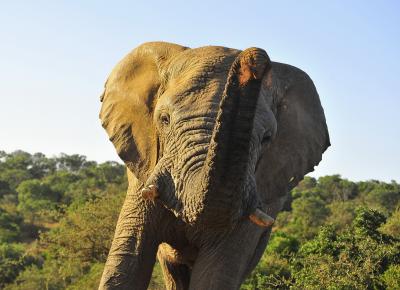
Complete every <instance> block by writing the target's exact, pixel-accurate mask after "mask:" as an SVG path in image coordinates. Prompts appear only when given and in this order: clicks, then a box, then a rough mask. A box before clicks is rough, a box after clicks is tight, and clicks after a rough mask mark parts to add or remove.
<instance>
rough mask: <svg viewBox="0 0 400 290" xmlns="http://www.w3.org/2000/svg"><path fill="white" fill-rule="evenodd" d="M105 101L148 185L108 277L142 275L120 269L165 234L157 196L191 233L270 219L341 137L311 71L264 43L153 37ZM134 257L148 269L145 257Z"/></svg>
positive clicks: (115, 79) (124, 66)
mask: <svg viewBox="0 0 400 290" xmlns="http://www.w3.org/2000/svg"><path fill="white" fill-rule="evenodd" d="M101 101H102V108H101V112H100V119H101V121H102V125H103V127H104V128H105V129H106V131H107V133H108V135H109V137H110V140H111V141H112V143H113V144H114V146H115V148H116V150H117V153H118V155H119V156H120V158H121V159H122V160H123V161H124V162H125V164H126V166H127V168H128V173H129V174H130V175H132V176H134V177H135V184H136V183H137V184H139V185H138V186H136V187H135V188H137V189H138V190H140V195H138V196H136V197H134V199H132V200H129V199H127V200H126V202H125V205H124V209H123V210H122V211H121V216H120V220H119V222H118V225H117V231H116V236H115V239H114V242H113V247H112V250H111V251H110V256H109V260H108V261H107V263H108V264H107V265H108V266H106V270H105V272H104V274H103V278H102V281H103V282H102V283H103V285H108V284H107V283H112V282H109V281H111V280H112V277H123V276H124V275H125V276H127V275H131V274H124V275H122V274H121V272H120V271H125V268H128V266H127V267H125V266H124V267H122V266H120V265H122V262H121V261H122V260H124V259H125V257H126V256H127V255H128V254H127V253H128V249H132V248H133V249H134V251H136V253H139V252H140V251H142V250H140V249H143V247H145V246H143V244H145V242H144V240H147V241H149V240H150V242H147V243H148V245H151V247H153V249H155V247H156V246H157V245H156V244H157V243H158V242H160V240H162V238H160V239H157V241H155V240H156V239H151V238H148V237H149V236H151V234H144V233H143V232H144V231H145V230H144V229H143V227H144V226H143V224H145V220H146V218H145V216H146V214H147V215H151V214H152V213H147V212H150V208H149V207H148V205H147V204H148V200H150V201H152V202H153V203H155V204H157V205H160V204H161V205H163V207H161V208H160V207H154V208H155V209H156V210H159V211H161V210H165V208H166V209H167V210H166V211H167V212H168V214H170V213H173V215H174V216H175V217H174V219H176V220H179V221H180V222H181V224H183V225H185V226H187V227H189V228H190V229H191V232H192V233H194V234H193V235H192V236H196V235H197V234H198V233H201V232H204V231H207V232H208V233H222V235H224V233H225V234H226V233H229V232H230V231H231V230H232V229H234V228H235V227H236V226H237V225H238V224H240V223H241V221H243V220H244V219H246V218H247V217H249V218H250V220H251V221H252V222H253V223H256V224H257V225H261V226H268V225H270V224H271V221H272V218H271V217H269V215H272V216H273V217H275V216H276V214H277V212H278V211H279V210H280V209H281V207H282V203H283V201H284V199H285V198H286V196H287V192H288V191H289V190H290V189H291V188H293V187H294V186H295V185H297V183H298V182H299V181H300V180H301V179H302V178H303V177H304V175H305V174H307V173H308V172H310V171H312V170H313V168H314V166H315V165H317V164H318V163H319V161H320V160H321V158H322V153H323V152H324V151H325V150H326V149H327V148H328V147H329V145H330V143H329V135H328V130H327V126H326V122H325V116H324V112H323V109H322V106H321V103H320V100H319V96H318V93H317V91H316V89H315V87H314V84H313V82H312V81H311V79H310V78H309V77H308V76H307V74H305V73H304V72H302V71H301V70H299V69H297V68H295V67H292V66H289V65H285V64H280V63H276V62H271V61H270V59H269V57H268V55H267V53H266V52H265V51H264V50H262V49H259V48H249V49H246V50H244V51H239V50H235V49H229V48H224V47H216V46H208V47H201V48H196V49H190V48H187V47H183V46H179V45H176V44H171V43H165V42H151V43H145V44H143V45H141V46H139V47H138V48H136V49H135V50H133V51H132V52H131V53H129V54H128V55H127V56H126V57H125V58H124V59H123V60H122V61H121V62H120V63H119V64H118V65H117V66H116V67H115V68H114V70H113V71H112V73H111V75H110V77H109V78H108V80H107V82H106V85H105V91H104V94H103V95H102V97H101ZM128 193H129V191H128ZM140 200H141V201H140ZM144 200H147V201H146V203H141V202H143V201H144ZM139 203H141V204H140V206H139V205H138V204H139ZM154 208H153V210H154ZM124 211H125V213H123V212H124ZM264 211H266V212H267V213H265V212H264ZM131 212H134V213H131ZM171 215H172V214H171ZM137 217H139V218H137ZM243 218H244V219H243ZM150 219H152V217H150ZM129 220H134V223H136V224H135V226H131V227H130V226H129V224H131V223H132V221H129ZM165 223H167V222H165ZM135 235H136V237H134V238H131V236H135ZM209 236H210V235H209ZM211 236H212V235H211ZM161 242H162V241H161ZM114 244H115V245H114ZM138 244H140V245H139V246H138ZM121 245H122V246H121ZM123 245H126V246H123ZM121 248H123V250H121ZM150 252H151V253H153V254H152V255H153V256H152V257H153V258H154V257H155V254H154V250H152V251H150ZM112 255H114V256H118V255H119V257H117V258H110V257H111V256H112ZM129 255H131V254H129ZM129 255H128V256H129ZM249 255H250V254H249ZM251 255H253V254H251ZM253 256H254V257H256V256H257V255H255V254H254V255H253ZM121 257H122V258H121ZM130 258H131V260H130V262H127V264H129V265H131V266H129V267H131V268H135V269H136V270H132V271H133V272H134V273H136V274H134V275H136V276H138V277H139V276H140V275H141V277H143V275H144V274H143V270H142V268H143V267H141V266H138V263H139V262H138V261H140V260H141V259H139V258H136V256H132V255H131V256H130ZM147 260H148V259H147ZM147 260H146V261H147ZM149 263H150V262H149ZM150 264H151V263H150ZM150 264H149V265H150ZM132 265H134V266H132ZM122 268H124V269H122ZM115 269H117V270H115ZM121 269H122V270H121ZM148 269H150V266H149V267H148ZM129 271H130V270H129ZM132 271H130V273H133V272H132ZM149 273H151V271H150V272H148V271H147V272H146V274H145V275H147V276H146V277H148V276H149ZM132 275H133V274H132ZM116 279H117V280H116V281H117V282H115V283H117V284H121V283H122V282H121V281H120V280H121V279H120V278H116ZM146 279H147V278H146ZM145 284H146V283H144V284H142V286H143V287H144V286H145ZM232 285H233V284H232ZM235 285H236V284H235ZM142 286H140V287H142ZM140 287H139V286H138V289H142V288H140Z"/></svg>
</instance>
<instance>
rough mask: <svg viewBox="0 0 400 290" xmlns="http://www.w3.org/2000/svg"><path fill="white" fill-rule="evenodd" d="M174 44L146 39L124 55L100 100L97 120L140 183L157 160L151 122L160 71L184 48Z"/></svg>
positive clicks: (154, 134) (161, 79)
mask: <svg viewBox="0 0 400 290" xmlns="http://www.w3.org/2000/svg"><path fill="white" fill-rule="evenodd" d="M186 49H187V47H183V46H180V45H177V44H172V43H167V42H148V43H144V44H142V45H140V46H139V47H137V48H136V49H134V50H133V51H131V52H130V53H129V54H128V55H126V56H125V57H124V58H123V59H122V60H121V61H120V62H119V63H118V64H117V65H116V66H115V68H114V69H113V70H112V72H111V74H110V76H109V78H108V79H107V82H106V84H105V89H104V93H103V94H102V96H101V98H100V100H101V102H102V107H101V111H100V115H99V117H100V119H101V124H102V126H103V128H104V129H105V130H106V132H107V134H108V136H109V139H110V141H111V142H112V143H113V145H114V147H115V149H116V151H117V154H118V155H119V157H120V158H121V159H122V160H123V161H124V162H125V164H126V166H127V167H128V169H129V170H130V171H131V172H132V173H133V174H135V176H136V177H137V178H138V179H139V180H141V181H142V182H144V181H145V180H146V179H147V177H148V175H149V173H150V171H151V170H152V168H153V167H154V166H155V164H156V162H157V154H158V145H157V135H156V129H155V127H154V125H153V110H154V106H155V101H156V96H157V92H158V90H159V88H160V86H161V85H162V83H163V81H164V80H163V73H162V70H163V68H164V66H165V64H166V63H167V61H168V60H169V59H171V58H172V57H173V56H175V55H176V54H178V53H179V52H181V51H183V50H186Z"/></svg>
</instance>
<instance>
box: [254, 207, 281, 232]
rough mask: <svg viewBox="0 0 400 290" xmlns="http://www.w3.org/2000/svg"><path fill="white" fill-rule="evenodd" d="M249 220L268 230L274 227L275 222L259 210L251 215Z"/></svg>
mask: <svg viewBox="0 0 400 290" xmlns="http://www.w3.org/2000/svg"><path fill="white" fill-rule="evenodd" d="M249 219H250V220H251V221H252V222H253V223H255V224H256V225H258V226H260V227H266V228H267V227H270V226H272V225H273V223H274V222H275V220H274V219H273V218H272V217H270V216H269V215H267V214H266V213H265V212H263V211H262V210H260V209H258V208H257V209H256V210H255V211H254V212H253V213H252V214H251V215H249Z"/></svg>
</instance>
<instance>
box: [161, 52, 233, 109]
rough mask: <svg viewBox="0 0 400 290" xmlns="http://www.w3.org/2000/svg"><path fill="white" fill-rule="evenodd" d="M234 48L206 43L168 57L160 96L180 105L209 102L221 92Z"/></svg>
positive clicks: (217, 97)
mask: <svg viewBox="0 0 400 290" xmlns="http://www.w3.org/2000/svg"><path fill="white" fill-rule="evenodd" d="M238 54H239V51H238V50H234V49H229V48H225V47H218V46H207V47H201V48H195V49H190V50H186V51H184V52H182V53H180V54H179V55H177V56H176V57H174V58H172V59H171V61H170V62H169V63H168V65H167V67H166V68H165V71H164V74H163V76H162V79H163V81H162V84H163V85H162V88H161V98H163V97H164V98H165V96H166V97H167V98H168V99H169V101H170V102H172V103H174V104H179V105H182V106H185V105H191V104H193V102H195V103H198V102H200V103H204V102H207V101H210V102H213V101H216V99H219V97H220V95H221V94H222V92H223V89H224V86H225V83H226V78H227V75H228V72H229V69H230V66H231V64H232V62H233V61H234V59H235V57H236V56H237V55H238Z"/></svg>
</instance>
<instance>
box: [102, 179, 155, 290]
mask: <svg viewBox="0 0 400 290" xmlns="http://www.w3.org/2000/svg"><path fill="white" fill-rule="evenodd" d="M152 211H153V208H152V207H151V206H150V205H149V204H148V203H146V202H145V201H144V200H143V199H142V197H141V195H140V193H139V192H138V190H137V188H136V186H135V188H130V189H129V190H128V194H127V196H126V199H125V202H124V205H123V207H122V210H121V213H120V216H119V220H118V223H117V227H116V230H115V235H114V240H113V242H112V246H111V249H110V252H109V255H108V258H107V262H106V265H105V268H104V271H103V276H102V278H101V282H100V286H99V289H102V290H103V289H135V290H136V289H138V290H139V289H140V290H142V289H147V287H148V284H149V281H150V278H151V273H152V270H153V266H154V263H155V257H156V253H157V247H158V243H157V242H156V239H155V238H154V235H152V234H151V233H150V232H149V231H150V228H151V226H149V223H151V222H152V219H154V216H153V215H154V213H153V212H152Z"/></svg>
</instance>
